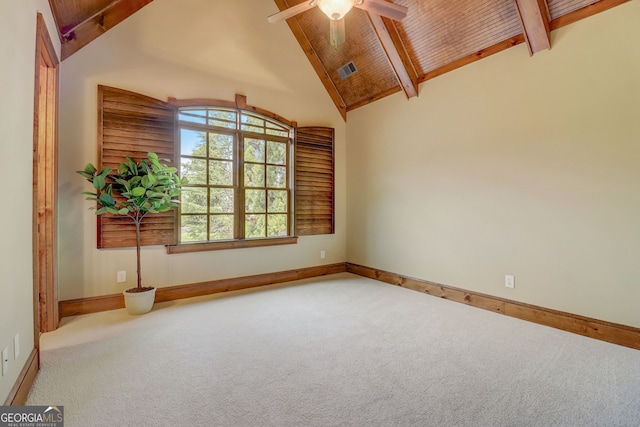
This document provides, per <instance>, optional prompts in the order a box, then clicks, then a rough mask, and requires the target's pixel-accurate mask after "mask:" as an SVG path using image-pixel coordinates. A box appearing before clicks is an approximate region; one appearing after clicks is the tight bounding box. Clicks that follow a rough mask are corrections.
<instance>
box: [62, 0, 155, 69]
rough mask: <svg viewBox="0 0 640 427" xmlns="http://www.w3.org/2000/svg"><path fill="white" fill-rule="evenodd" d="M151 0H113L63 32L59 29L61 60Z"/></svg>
mask: <svg viewBox="0 0 640 427" xmlns="http://www.w3.org/2000/svg"><path fill="white" fill-rule="evenodd" d="M152 1H153V0H115V1H114V2H112V3H110V4H109V5H108V6H107V7H105V8H104V9H102V10H100V11H99V12H97V13H95V14H93V15H92V16H91V17H89V18H87V19H85V20H84V21H82V22H81V23H79V24H77V25H75V26H74V27H73V28H70V29H68V30H66V31H65V32H64V33H62V30H61V29H59V31H60V41H61V42H62V55H61V56H62V60H65V59H66V58H68V57H69V56H71V55H73V54H74V53H76V52H77V51H78V50H80V49H81V48H83V47H84V46H86V45H87V44H89V43H90V42H92V41H93V40H95V39H96V38H97V37H99V36H101V35H102V34H104V33H105V32H107V31H109V30H110V29H111V28H113V27H115V26H116V25H117V24H119V23H120V22H122V21H124V20H125V19H126V18H128V17H129V16H131V15H132V14H134V13H135V12H137V11H138V10H140V9H142V8H143V7H144V6H146V5H147V4H149V3H151V2H152Z"/></svg>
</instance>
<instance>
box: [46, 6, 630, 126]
mask: <svg viewBox="0 0 640 427" xmlns="http://www.w3.org/2000/svg"><path fill="white" fill-rule="evenodd" d="M151 1H152V0H49V3H50V5H51V9H52V11H53V14H54V17H55V19H56V24H57V27H58V32H59V35H60V40H61V41H62V59H63V60H64V59H65V58H67V57H68V56H70V55H72V54H73V53H74V52H76V51H77V50H78V49H80V48H82V47H83V46H85V45H86V44H88V43H89V42H91V41H92V40H94V39H95V38H97V37H98V36H100V35H101V34H102V33H104V32H105V31H107V30H109V29H110V28H112V27H113V26H115V25H116V24H118V23H119V22H121V21H122V20H124V19H126V18H127V17H128V16H130V15H131V14H133V13H135V12H136V11H138V10H139V9H141V8H142V7H144V6H145V5H146V4H148V3H150V2H151ZM262 1H270V0H262ZM273 1H274V2H275V6H274V13H275V12H277V11H278V9H280V10H284V9H286V8H288V7H291V6H295V5H297V4H300V3H302V2H308V1H310V0H273ZM626 1H629V0H456V1H451V0H428V1H427V0H394V3H396V4H400V5H402V6H406V7H407V8H408V9H409V12H408V14H407V17H406V18H405V19H404V20H402V21H401V22H396V21H392V20H389V19H387V18H381V17H380V16H377V15H374V14H369V13H367V12H365V11H363V10H361V9H353V10H352V11H350V12H349V13H348V14H347V16H346V17H345V26H346V41H345V43H343V44H341V45H339V46H338V47H333V46H331V44H330V42H329V21H328V18H327V17H326V16H325V15H324V14H323V13H322V12H321V11H320V10H319V9H318V8H317V7H314V8H312V9H310V10H308V11H306V12H303V13H301V14H299V15H297V16H295V17H293V18H290V19H288V20H287V24H288V25H289V27H290V28H291V31H292V32H293V34H294V36H295V37H296V39H297V40H298V43H299V44H300V46H301V47H302V49H303V51H304V52H305V54H306V55H307V58H308V59H309V61H310V62H311V65H312V66H313V68H314V69H315V71H316V73H317V74H318V77H319V78H320V80H321V81H322V83H323V84H324V86H325V88H326V90H327V92H328V93H329V95H330V96H331V99H332V100H333V101H334V103H335V105H336V107H337V108H338V110H339V111H340V114H341V115H342V117H343V118H345V119H346V114H347V112H348V111H350V110H353V109H356V108H358V107H361V106H363V105H366V104H369V103H371V102H374V101H376V100H378V99H380V98H383V97H385V96H388V95H390V94H393V93H396V92H399V91H404V93H405V95H406V96H407V98H410V97H413V96H417V95H418V93H419V84H420V83H422V82H424V81H426V80H429V79H431V78H434V77H436V76H438V75H441V74H443V73H446V72H448V71H451V70H454V69H456V68H458V67H461V66H463V65H466V64H468V63H471V62H473V61H476V60H479V59H481V58H484V57H486V56H488V55H491V54H493V53H496V52H500V51H502V50H504V49H507V48H509V47H512V46H515V45H517V44H519V43H523V42H525V43H527V47H528V49H529V54H530V55H533V54H535V53H536V52H538V51H541V50H544V49H550V48H551V47H552V46H551V38H550V31H551V30H554V29H556V28H559V27H562V26H564V25H568V24H570V23H572V22H575V21H577V20H579V19H583V18H585V17H588V16H591V15H593V14H595V13H598V12H601V11H603V10H606V9H609V8H611V7H614V6H617V5H619V4H622V3H625V2H626ZM265 19H266V16H265ZM275 25H284V24H283V23H278V24H275ZM349 62H353V64H354V65H355V68H356V69H357V71H356V72H355V73H353V74H351V75H350V76H349V77H347V78H344V79H343V78H341V77H340V74H339V73H338V69H339V68H340V67H342V66H344V65H346V64H348V63H349Z"/></svg>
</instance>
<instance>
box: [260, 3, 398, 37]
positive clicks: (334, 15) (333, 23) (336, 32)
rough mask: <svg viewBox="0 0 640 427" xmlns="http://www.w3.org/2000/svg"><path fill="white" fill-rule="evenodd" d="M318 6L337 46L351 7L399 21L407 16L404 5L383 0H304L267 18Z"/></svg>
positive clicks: (272, 19)
mask: <svg viewBox="0 0 640 427" xmlns="http://www.w3.org/2000/svg"><path fill="white" fill-rule="evenodd" d="M316 6H318V8H319V9H320V10H321V11H322V12H323V13H324V14H325V15H327V16H328V17H329V23H330V30H331V32H330V34H331V37H330V39H331V45H332V46H338V45H340V44H342V43H344V40H345V31H344V19H343V18H344V17H345V15H346V14H347V13H348V12H349V11H350V10H351V9H352V8H353V7H357V8H358V9H362V10H365V11H367V12H370V13H375V14H377V15H380V16H384V17H386V18H389V19H393V20H395V21H401V20H402V19H404V17H405V16H407V11H408V10H409V9H408V8H406V7H405V6H401V5H398V4H393V3H390V2H388V1H385V0H305V1H303V2H302V3H300V4H297V5H295V6H292V7H290V8H288V9H285V10H283V11H281V12H278V13H274V14H273V15H271V16H269V17H268V18H267V19H268V21H269V22H271V23H275V22H279V21H282V20H285V19H289V18H291V17H293V16H295V15H297V14H299V13H302V12H305V11H307V10H309V9H312V8H314V7H316Z"/></svg>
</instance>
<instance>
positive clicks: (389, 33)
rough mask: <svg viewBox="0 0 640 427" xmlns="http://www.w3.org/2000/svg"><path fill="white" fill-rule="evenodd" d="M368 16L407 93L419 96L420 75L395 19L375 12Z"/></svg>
mask: <svg viewBox="0 0 640 427" xmlns="http://www.w3.org/2000/svg"><path fill="white" fill-rule="evenodd" d="M367 16H368V17H369V21H370V22H371V25H372V26H373V29H374V31H375V33H376V35H377V36H378V40H379V41H380V44H381V45H382V48H383V49H384V51H385V53H386V54H387V58H388V59H389V63H390V64H391V68H393V71H394V73H395V75H396V78H397V79H398V82H399V83H400V86H402V90H403V91H404V93H405V95H407V98H413V97H414V96H418V75H417V73H416V71H415V68H414V67H413V64H412V63H411V59H410V58H409V54H408V53H407V50H406V49H405V47H404V44H403V43H402V39H401V38H400V34H398V29H397V28H396V26H395V25H394V23H393V21H391V20H390V19H387V18H383V17H382V16H380V15H378V14H375V13H368V12H367Z"/></svg>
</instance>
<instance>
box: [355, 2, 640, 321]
mask: <svg viewBox="0 0 640 427" xmlns="http://www.w3.org/2000/svg"><path fill="white" fill-rule="evenodd" d="M639 22H640V2H637V1H634V2H629V3H627V4H624V5H622V6H618V7H616V8H614V9H612V10H609V11H607V12H604V13H601V14H599V15H597V16H593V17H590V18H588V19H586V20H583V21H580V22H578V23H576V24H573V25H570V26H568V27H565V28H563V29H560V30H558V31H555V32H553V34H552V46H553V48H552V49H551V50H550V51H546V52H541V53H538V54H536V55H535V56H534V57H532V58H530V57H529V55H528V53H527V49H526V47H525V46H524V45H520V46H517V47H515V48H512V49H510V50H507V51H505V52H502V53H499V54H497V55H494V56H492V57H490V58H487V59H484V60H482V61H479V62H476V63H474V64H472V65H469V66H466V67H463V68H461V69H459V70H456V71H454V72H451V73H449V74H446V75H444V76H441V77H438V78H436V79H434V80H430V81H428V82H426V83H424V84H422V85H421V87H420V95H419V97H418V98H417V99H415V98H414V99H412V100H410V101H407V100H406V99H405V98H404V97H403V96H402V95H395V96H392V97H389V98H386V99H383V100H381V101H379V102H376V103H374V104H371V105H369V106H367V107H364V108H361V109H358V110H356V111H354V112H351V113H349V116H348V132H347V139H348V151H347V159H348V176H347V182H348V201H349V202H348V224H349V230H348V239H347V241H348V260H349V261H350V262H354V263H359V264H363V265H367V266H371V267H376V268H380V269H385V270H388V271H392V272H396V273H400V274H405V275H409V276H413V277H417V278H421V279H426V280H432V281H435V282H439V283H443V284H446V285H451V286H456V287H460V288H464V289H468V290H472V291H477V292H482V293H486V294H490V295H495V296H499V297H505V298H509V299H513V300H517V301H524V302H527V303H531V304H535V305H540V306H544V307H549V308H553V309H558V310H563V311H567V312H571V313H576V314H581V315H586V316H590V317H595V318H599V319H604V320H608V321H613V322H617V323H622V324H626V325H631V326H635V327H640V303H639V301H640V25H638V23H639ZM506 274H512V275H515V283H516V287H515V289H513V290H510V289H506V288H505V286H504V276H505V275H506Z"/></svg>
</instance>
